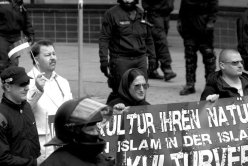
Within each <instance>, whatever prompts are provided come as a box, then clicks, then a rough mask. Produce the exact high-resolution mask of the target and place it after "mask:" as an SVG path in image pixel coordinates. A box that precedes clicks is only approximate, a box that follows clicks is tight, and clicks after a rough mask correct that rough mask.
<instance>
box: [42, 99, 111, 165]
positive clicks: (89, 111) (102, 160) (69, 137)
mask: <svg viewBox="0 0 248 166" xmlns="http://www.w3.org/2000/svg"><path fill="white" fill-rule="evenodd" d="M102 112H107V113H108V109H107V107H106V105H104V104H101V103H98V102H96V101H94V100H91V99H89V98H81V99H77V100H69V101H66V102H65V103H64V104H62V105H61V106H60V107H59V109H58V111H57V112H56V115H55V118H54V126H55V133H56V137H55V138H53V139H52V140H51V141H50V142H48V144H47V145H46V146H49V145H55V146H57V147H58V149H57V150H56V151H55V152H53V153H52V154H51V155H50V156H49V157H48V158H47V159H46V160H45V161H44V162H43V163H42V164H41V166H51V165H53V166H61V165H63V166H77V165H78V166H79V165H82V166H84V165H85V166H113V165H114V164H115V160H114V159H113V158H111V157H107V156H105V155H103V154H102V152H103V150H104V148H105V144H106V142H105V141H104V140H103V139H101V138H100V137H99V133H98V128H97V125H96V124H97V122H101V121H102V120H103V116H102ZM60 146H62V147H60Z"/></svg>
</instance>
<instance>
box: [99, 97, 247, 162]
mask: <svg viewBox="0 0 248 166" xmlns="http://www.w3.org/2000/svg"><path fill="white" fill-rule="evenodd" d="M247 122H248V97H243V98H228V99H219V100H218V101H216V102H215V103H210V102H207V101H201V102H188V103H173V104H163V105H149V106H138V107H130V109H129V110H128V113H123V114H122V115H114V116H113V117H112V119H111V121H110V122H108V123H107V124H106V126H105V127H104V128H103V129H101V131H100V132H101V135H102V136H103V137H104V139H105V140H106V141H107V144H106V149H105V153H108V154H109V155H112V156H113V157H115V158H116V161H117V165H118V166H235V165H239V166H240V165H248V145H247V143H248V131H247V127H248V123H247Z"/></svg>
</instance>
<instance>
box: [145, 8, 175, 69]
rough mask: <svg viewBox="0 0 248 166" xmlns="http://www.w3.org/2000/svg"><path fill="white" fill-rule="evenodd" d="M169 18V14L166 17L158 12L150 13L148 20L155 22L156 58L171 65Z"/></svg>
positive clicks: (164, 63) (153, 29)
mask: <svg viewBox="0 0 248 166" xmlns="http://www.w3.org/2000/svg"><path fill="white" fill-rule="evenodd" d="M169 20H170V19H169V16H167V17H165V16H161V15H159V14H157V13H149V14H148V21H149V22H151V23H152V24H153V27H152V37H153V41H154V46H155V53H156V59H157V61H159V62H160V63H161V64H163V66H171V62H172V60H171V55H170V52H169V48H168V41H167V33H168V28H169Z"/></svg>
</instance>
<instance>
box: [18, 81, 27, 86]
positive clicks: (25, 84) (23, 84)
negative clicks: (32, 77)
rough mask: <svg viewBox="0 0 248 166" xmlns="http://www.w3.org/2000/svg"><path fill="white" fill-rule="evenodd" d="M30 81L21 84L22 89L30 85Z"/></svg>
mask: <svg viewBox="0 0 248 166" xmlns="http://www.w3.org/2000/svg"><path fill="white" fill-rule="evenodd" d="M29 83H30V81H26V82H23V83H21V84H19V86H20V87H25V86H27V85H29Z"/></svg>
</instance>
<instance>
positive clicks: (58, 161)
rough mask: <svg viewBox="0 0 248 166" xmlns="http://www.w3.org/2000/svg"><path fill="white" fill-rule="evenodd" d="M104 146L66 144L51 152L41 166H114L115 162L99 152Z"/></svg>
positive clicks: (100, 144)
mask: <svg viewBox="0 0 248 166" xmlns="http://www.w3.org/2000/svg"><path fill="white" fill-rule="evenodd" d="M104 146H105V142H104V144H102V143H101V142H100V143H95V144H73V143H72V144H68V145H65V146H63V147H61V148H59V149H58V150H56V151H55V152H53V153H52V154H51V155H50V156H49V157H48V158H47V159H46V160H45V161H44V162H43V163H42V164H41V166H114V165H115V160H114V159H113V158H109V157H106V156H105V155H103V154H102V153H101V152H102V151H103V148H104Z"/></svg>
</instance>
